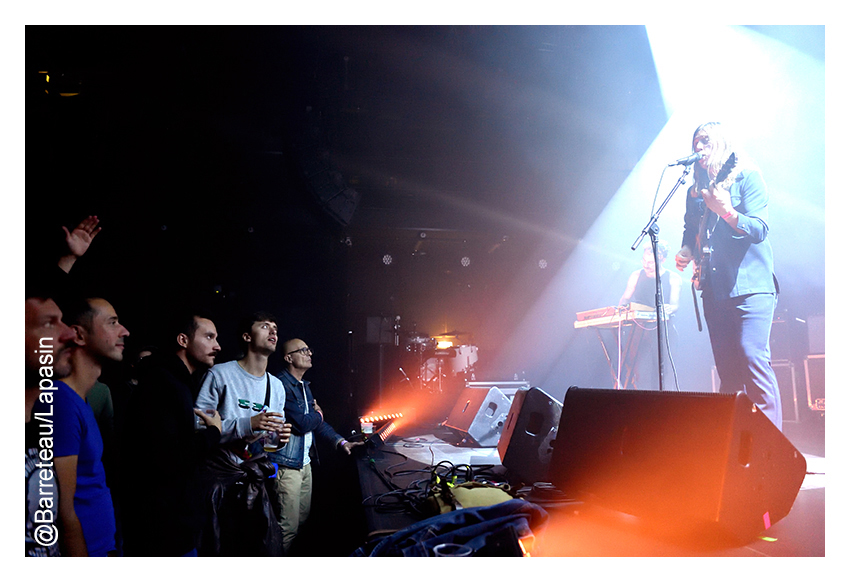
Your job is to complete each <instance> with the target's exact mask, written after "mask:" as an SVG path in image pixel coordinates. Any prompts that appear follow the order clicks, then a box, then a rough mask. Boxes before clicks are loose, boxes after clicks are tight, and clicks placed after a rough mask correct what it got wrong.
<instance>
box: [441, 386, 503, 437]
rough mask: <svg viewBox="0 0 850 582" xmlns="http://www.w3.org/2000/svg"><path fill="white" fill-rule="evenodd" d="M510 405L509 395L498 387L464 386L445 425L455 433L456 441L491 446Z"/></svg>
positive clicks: (499, 434) (497, 435) (501, 427)
mask: <svg viewBox="0 0 850 582" xmlns="http://www.w3.org/2000/svg"><path fill="white" fill-rule="evenodd" d="M510 408H511V401H510V399H508V397H507V396H505V395H504V394H503V393H502V392H501V390H499V389H498V388H495V387H494V388H490V389H489V390H487V389H484V388H464V389H463V391H462V392H461V393H460V398H458V400H457V402H456V403H455V405H454V408H452V411H451V413H450V414H449V417H448V419H447V420H446V422H445V426H446V427H448V428H450V429H452V431H453V432H455V433H457V434H458V436H459V437H460V438H461V442H460V444H470V443H471V444H474V445H477V446H479V447H495V446H496V445H497V444H498V442H499V437H500V436H501V434H502V429H503V428H504V426H505V420H506V419H507V417H508V411H510Z"/></svg>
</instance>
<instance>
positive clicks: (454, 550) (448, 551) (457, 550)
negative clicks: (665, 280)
mask: <svg viewBox="0 0 850 582" xmlns="http://www.w3.org/2000/svg"><path fill="white" fill-rule="evenodd" d="M434 555H435V556H437V557H438V558H463V557H466V556H471V555H472V548H470V547H469V546H464V545H463V544H439V545H436V546H434Z"/></svg>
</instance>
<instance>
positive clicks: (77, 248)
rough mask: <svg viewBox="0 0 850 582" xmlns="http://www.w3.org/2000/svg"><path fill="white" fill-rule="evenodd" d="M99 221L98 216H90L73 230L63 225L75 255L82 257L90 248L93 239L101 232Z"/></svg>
mask: <svg viewBox="0 0 850 582" xmlns="http://www.w3.org/2000/svg"><path fill="white" fill-rule="evenodd" d="M99 222H100V220H99V219H98V218H97V216H88V217H86V218H85V219H83V221H82V222H81V223H80V224H78V225H77V227H76V228H75V229H74V230H72V231H69V230H68V229H67V228H66V227H65V226H63V227H62V230H64V231H65V243H66V244H67V245H68V250H69V251H70V253H71V254H72V255H74V257H76V258H80V257H82V256H83V255H84V254H86V251H87V250H89V246H90V245H91V242H92V240H94V237H96V236H97V233H99V232H100V227H99V226H98V223H99Z"/></svg>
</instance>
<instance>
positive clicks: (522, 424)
mask: <svg viewBox="0 0 850 582" xmlns="http://www.w3.org/2000/svg"><path fill="white" fill-rule="evenodd" d="M560 420H561V403H560V402H558V401H557V400H555V399H554V398H552V397H551V396H550V395H548V394H546V392H544V391H543V390H541V389H540V388H537V387H534V388H530V389H528V390H519V391H518V392H517V393H516V394H515V395H514V399H513V402H512V403H511V409H510V411H509V412H508V418H507V420H506V421H505V428H504V429H503V430H502V436H501V438H500V439H499V445H498V449H499V458H500V459H501V460H502V466H504V467H505V468H507V469H508V470H509V471H510V472H511V474H512V475H513V476H514V477H516V478H517V479H519V480H521V481H523V482H525V483H527V484H532V483H536V482H538V481H545V480H546V478H547V473H548V471H549V461H550V459H551V458H552V442H553V441H554V440H555V437H556V435H557V434H558V423H559V422H560Z"/></svg>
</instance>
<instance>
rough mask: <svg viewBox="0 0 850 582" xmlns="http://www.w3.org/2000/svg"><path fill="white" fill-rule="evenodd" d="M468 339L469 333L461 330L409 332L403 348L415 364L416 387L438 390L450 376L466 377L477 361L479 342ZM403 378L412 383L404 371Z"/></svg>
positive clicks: (409, 359) (469, 374) (412, 363)
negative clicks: (442, 332) (430, 332)
mask: <svg viewBox="0 0 850 582" xmlns="http://www.w3.org/2000/svg"><path fill="white" fill-rule="evenodd" d="M469 341H471V337H470V334H468V333H466V332H461V331H452V332H447V333H444V334H441V335H437V336H431V335H429V334H426V333H422V332H416V331H414V332H410V333H408V334H407V337H406V343H405V348H404V350H405V353H406V358H407V360H408V362H409V365H415V366H416V370H417V372H418V373H417V380H418V386H417V387H418V388H419V389H421V390H427V391H429V392H435V393H440V392H443V390H444V388H445V383H446V382H448V381H449V380H450V379H451V378H457V377H463V378H464V379H469V378H467V376H471V375H473V373H474V366H475V362H477V361H478V346H474V345H471V344H470V343H468V342H469ZM411 360H412V361H411ZM402 373H404V370H402ZM405 378H407V380H408V381H410V382H411V384H412V383H413V382H412V381H411V379H410V378H408V377H407V374H405ZM473 379H474V378H473Z"/></svg>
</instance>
